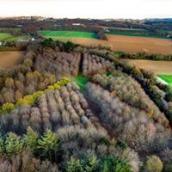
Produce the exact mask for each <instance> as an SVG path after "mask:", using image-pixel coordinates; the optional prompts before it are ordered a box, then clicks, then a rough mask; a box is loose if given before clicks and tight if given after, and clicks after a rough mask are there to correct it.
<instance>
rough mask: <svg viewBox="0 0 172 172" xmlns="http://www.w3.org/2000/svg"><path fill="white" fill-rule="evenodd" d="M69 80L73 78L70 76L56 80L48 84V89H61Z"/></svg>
mask: <svg viewBox="0 0 172 172" xmlns="http://www.w3.org/2000/svg"><path fill="white" fill-rule="evenodd" d="M69 82H71V80H70V79H69V78H67V77H64V78H63V79H61V80H60V81H58V82H56V83H55V84H53V85H50V86H48V88H47V91H49V90H56V89H60V87H62V86H64V85H66V84H67V83H69Z"/></svg>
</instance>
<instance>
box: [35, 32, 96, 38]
mask: <svg viewBox="0 0 172 172" xmlns="http://www.w3.org/2000/svg"><path fill="white" fill-rule="evenodd" d="M38 33H39V34H40V35H42V36H43V37H46V38H47V37H49V38H97V34H96V33H95V32H80V31H49V30H45V31H39V32H38Z"/></svg>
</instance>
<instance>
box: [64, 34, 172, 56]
mask: <svg viewBox="0 0 172 172" xmlns="http://www.w3.org/2000/svg"><path fill="white" fill-rule="evenodd" d="M107 38H108V40H107V41H103V40H97V39H90V38H70V39H68V38H67V39H63V40H64V41H65V40H70V41H72V42H74V43H78V44H82V45H87V46H90V45H92V46H97V45H101V46H108V47H111V49H112V50H114V51H126V52H130V53H135V52H146V53H150V54H172V41H171V40H167V39H159V38H146V37H135V36H121V35H107Z"/></svg>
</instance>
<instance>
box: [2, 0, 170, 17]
mask: <svg viewBox="0 0 172 172" xmlns="http://www.w3.org/2000/svg"><path fill="white" fill-rule="evenodd" d="M31 15H32V16H36V15H38V16H45V17H57V18H63V17H67V18H76V17H80V18H135V19H137V18H163V17H172V0H0V17H4V16H31Z"/></svg>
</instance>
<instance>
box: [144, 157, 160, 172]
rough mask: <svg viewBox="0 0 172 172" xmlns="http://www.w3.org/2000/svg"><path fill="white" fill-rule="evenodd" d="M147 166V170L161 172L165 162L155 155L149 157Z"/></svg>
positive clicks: (148, 171)
mask: <svg viewBox="0 0 172 172" xmlns="http://www.w3.org/2000/svg"><path fill="white" fill-rule="evenodd" d="M145 168H146V171H147V172H161V171H162V169H163V163H162V161H161V160H160V158H159V157H157V156H154V155H153V156H150V157H148V159H147V161H146V166H145Z"/></svg>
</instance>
